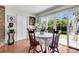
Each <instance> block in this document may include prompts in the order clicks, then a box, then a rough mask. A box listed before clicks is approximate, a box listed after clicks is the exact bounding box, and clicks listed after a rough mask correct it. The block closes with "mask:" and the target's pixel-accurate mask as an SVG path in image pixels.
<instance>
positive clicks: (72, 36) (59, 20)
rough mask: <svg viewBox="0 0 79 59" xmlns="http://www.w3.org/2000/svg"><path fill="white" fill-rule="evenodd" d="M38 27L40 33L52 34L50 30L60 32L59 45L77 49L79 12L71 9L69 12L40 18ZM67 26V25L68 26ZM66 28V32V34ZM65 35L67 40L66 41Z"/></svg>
mask: <svg viewBox="0 0 79 59" xmlns="http://www.w3.org/2000/svg"><path fill="white" fill-rule="evenodd" d="M40 19H41V21H40V24H42V25H40V26H39V27H42V28H41V29H42V31H48V32H52V29H53V28H55V29H56V30H60V31H61V35H60V39H59V43H60V44H64V45H67V43H69V45H68V46H72V47H75V48H79V35H78V34H79V11H78V10H76V9H74V10H73V9H71V10H70V11H68V10H67V11H62V12H59V13H56V14H54V15H49V16H45V17H40ZM68 24H69V25H68ZM67 26H68V31H69V33H67ZM67 35H68V36H69V39H67Z"/></svg>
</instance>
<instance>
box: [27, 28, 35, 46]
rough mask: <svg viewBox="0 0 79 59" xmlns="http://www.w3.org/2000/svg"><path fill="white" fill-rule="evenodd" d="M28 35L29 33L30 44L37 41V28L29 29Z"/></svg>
mask: <svg viewBox="0 0 79 59" xmlns="http://www.w3.org/2000/svg"><path fill="white" fill-rule="evenodd" d="M28 35H29V40H30V45H32V44H34V43H35V41H36V40H35V30H29V29H28Z"/></svg>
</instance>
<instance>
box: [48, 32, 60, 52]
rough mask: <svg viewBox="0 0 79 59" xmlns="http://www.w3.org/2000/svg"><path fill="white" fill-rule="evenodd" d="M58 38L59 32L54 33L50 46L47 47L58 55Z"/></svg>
mask: <svg viewBox="0 0 79 59" xmlns="http://www.w3.org/2000/svg"><path fill="white" fill-rule="evenodd" d="M59 36H60V32H58V31H55V32H54V34H53V39H52V44H50V45H49V48H50V49H52V52H53V53H54V52H58V53H59V49H58V43H59Z"/></svg>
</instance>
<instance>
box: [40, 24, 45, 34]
mask: <svg viewBox="0 0 79 59" xmlns="http://www.w3.org/2000/svg"><path fill="white" fill-rule="evenodd" d="M41 25H42V26H41V30H40V34H44V32H45V30H46V24H45V23H42V24H41Z"/></svg>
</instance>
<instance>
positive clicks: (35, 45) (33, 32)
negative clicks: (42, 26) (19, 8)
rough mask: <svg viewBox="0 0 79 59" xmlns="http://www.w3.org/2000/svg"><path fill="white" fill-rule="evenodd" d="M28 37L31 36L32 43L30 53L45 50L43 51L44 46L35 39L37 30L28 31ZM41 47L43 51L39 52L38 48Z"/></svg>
mask: <svg viewBox="0 0 79 59" xmlns="http://www.w3.org/2000/svg"><path fill="white" fill-rule="evenodd" d="M28 35H29V41H30V48H29V50H28V52H30V50H33V52H35V51H36V52H37V53H39V52H43V49H42V45H41V44H40V43H39V41H37V40H36V39H35V30H29V29H28ZM38 45H39V46H40V48H41V50H40V51H37V50H36V48H37V46H38Z"/></svg>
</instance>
